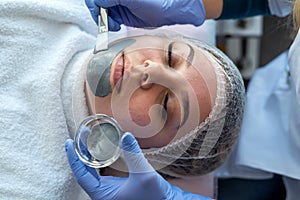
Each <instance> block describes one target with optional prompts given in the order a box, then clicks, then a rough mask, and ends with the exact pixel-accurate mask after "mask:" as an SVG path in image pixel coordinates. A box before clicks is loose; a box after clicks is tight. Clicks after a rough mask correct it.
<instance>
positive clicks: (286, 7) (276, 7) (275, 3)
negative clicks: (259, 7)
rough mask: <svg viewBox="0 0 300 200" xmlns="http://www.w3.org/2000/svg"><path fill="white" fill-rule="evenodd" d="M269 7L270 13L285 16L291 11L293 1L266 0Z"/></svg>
mask: <svg viewBox="0 0 300 200" xmlns="http://www.w3.org/2000/svg"><path fill="white" fill-rule="evenodd" d="M268 1H269V8H270V11H271V14H272V15H276V16H278V17H285V16H287V15H289V14H290V13H291V11H292V6H293V1H292V0H268Z"/></svg>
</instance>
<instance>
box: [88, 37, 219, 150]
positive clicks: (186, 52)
mask: <svg viewBox="0 0 300 200" xmlns="http://www.w3.org/2000/svg"><path fill="white" fill-rule="evenodd" d="M134 39H135V40H136V42H135V43H133V44H132V45H130V46H128V47H126V48H125V49H124V50H123V51H121V52H120V53H119V54H118V55H116V58H115V59H114V61H113V62H112V65H111V69H110V70H111V71H110V74H111V75H110V84H111V88H112V93H111V94H109V95H107V96H105V97H99V96H95V95H94V94H93V93H92V92H91V90H90V87H89V85H88V84H86V94H87V102H88V106H89V109H90V112H91V113H92V114H94V113H103V114H107V115H109V116H112V117H114V118H115V119H116V120H117V121H118V122H119V123H120V125H121V127H122V129H123V130H124V131H129V132H131V133H133V134H134V135H135V137H136V138H137V140H138V142H139V145H140V146H141V148H152V147H162V146H165V145H167V144H168V143H170V142H171V141H172V140H176V139H177V138H180V137H182V136H184V135H185V134H186V133H188V132H189V131H191V130H192V129H193V128H194V127H196V126H197V125H199V124H200V123H201V122H203V121H204V120H205V118H206V117H207V116H208V115H209V113H210V111H211V109H212V106H213V105H214V99H215V97H216V76H215V72H214V69H213V67H212V63H211V61H210V60H209V59H208V58H207V57H206V56H205V54H204V53H203V50H202V49H199V48H198V47H195V46H193V45H188V44H186V43H183V42H178V41H177V42H176V41H173V40H171V39H167V38H161V37H154V36H141V37H134ZM118 66H124V72H123V75H122V70H119V71H118V69H119V67H118ZM120 71H121V72H120ZM119 72H120V73H119ZM118 73H119V74H121V75H122V77H121V78H120V77H118V76H116V74H118ZM118 78H119V79H118ZM164 107H165V108H166V110H167V111H165V108H164Z"/></svg>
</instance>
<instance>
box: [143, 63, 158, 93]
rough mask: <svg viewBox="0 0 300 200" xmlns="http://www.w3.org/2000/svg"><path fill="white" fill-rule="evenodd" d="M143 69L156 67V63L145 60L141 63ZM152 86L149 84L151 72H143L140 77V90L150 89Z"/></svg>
mask: <svg viewBox="0 0 300 200" xmlns="http://www.w3.org/2000/svg"><path fill="white" fill-rule="evenodd" d="M143 65H144V67H145V68H149V67H155V66H156V65H158V63H156V62H153V61H151V60H145V61H144V63H143ZM152 86H153V83H152V82H151V72H150V70H144V72H143V74H142V76H141V88H142V89H145V90H147V89H150V88H151V87H152Z"/></svg>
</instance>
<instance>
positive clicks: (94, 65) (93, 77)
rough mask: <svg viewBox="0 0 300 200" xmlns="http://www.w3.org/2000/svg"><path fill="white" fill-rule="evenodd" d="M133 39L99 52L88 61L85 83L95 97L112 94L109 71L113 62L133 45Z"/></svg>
mask: <svg viewBox="0 0 300 200" xmlns="http://www.w3.org/2000/svg"><path fill="white" fill-rule="evenodd" d="M135 42H136V40H135V39H127V40H123V41H121V42H118V43H116V44H114V45H112V46H110V47H109V49H108V50H106V51H101V52H98V53H96V54H94V56H93V57H92V59H91V60H90V61H89V63H88V66H87V71H86V78H87V82H88V84H89V86H90V88H91V91H92V92H93V94H94V95H95V96H98V97H105V96H107V95H109V94H110V93H111V92H112V89H111V85H110V69H111V65H112V62H113V60H114V59H115V58H116V56H117V55H118V54H119V53H120V52H121V51H123V50H124V49H125V48H126V47H128V46H130V45H132V44H133V43H135Z"/></svg>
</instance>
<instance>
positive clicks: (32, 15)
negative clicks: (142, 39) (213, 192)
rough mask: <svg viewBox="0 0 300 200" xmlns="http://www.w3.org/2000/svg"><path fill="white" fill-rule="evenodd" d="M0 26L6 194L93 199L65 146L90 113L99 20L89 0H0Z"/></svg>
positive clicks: (0, 181)
mask: <svg viewBox="0 0 300 200" xmlns="http://www.w3.org/2000/svg"><path fill="white" fill-rule="evenodd" d="M0 27H1V28H0V52H1V53H0V199H1V200H2V199H3V200H25V199H26V200H27V199H28V200H29V199H30V200H41V199H43V200H76V199H78V200H85V199H89V198H88V197H87V195H86V194H85V193H84V192H83V190H82V189H81V188H80V187H79V186H78V185H77V183H76V181H75V180H74V178H73V175H72V173H71V170H70V168H69V165H68V162H67V156H66V152H65V150H64V143H65V140H66V139H67V138H69V137H70V136H69V135H72V134H74V126H75V125H76V124H75V123H74V122H76V121H77V120H79V121H80V119H81V118H82V117H83V115H84V114H87V108H86V106H85V104H84V102H85V100H84V93H83V79H82V78H83V76H82V75H83V74H82V73H83V72H80V70H81V69H82V65H83V62H84V61H85V60H86V58H87V56H88V54H89V53H90V52H91V51H92V49H93V46H94V44H95V41H96V37H95V36H96V31H97V26H96V25H95V23H94V22H93V21H92V19H91V17H90V14H89V11H88V9H87V8H86V6H85V4H84V0H50V1H46V0H45V1H41V0H25V1H24V0H1V3H0ZM80 73H81V76H80ZM73 97H74V99H73ZM72 107H73V108H72ZM80 111H81V112H80ZM74 113H75V115H76V113H81V115H76V116H77V118H76V119H75V118H74V119H73V114H74ZM75 115H74V116H75ZM67 123H68V124H67Z"/></svg>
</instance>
